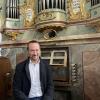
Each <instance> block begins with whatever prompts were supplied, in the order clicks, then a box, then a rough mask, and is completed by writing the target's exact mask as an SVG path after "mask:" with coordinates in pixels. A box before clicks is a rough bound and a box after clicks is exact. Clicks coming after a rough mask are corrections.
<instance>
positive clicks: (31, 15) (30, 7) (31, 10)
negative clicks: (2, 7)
mask: <svg viewBox="0 0 100 100" xmlns="http://www.w3.org/2000/svg"><path fill="white" fill-rule="evenodd" d="M20 12H21V14H22V15H23V16H24V27H32V25H34V19H35V0H26V2H25V4H24V5H22V6H20Z"/></svg>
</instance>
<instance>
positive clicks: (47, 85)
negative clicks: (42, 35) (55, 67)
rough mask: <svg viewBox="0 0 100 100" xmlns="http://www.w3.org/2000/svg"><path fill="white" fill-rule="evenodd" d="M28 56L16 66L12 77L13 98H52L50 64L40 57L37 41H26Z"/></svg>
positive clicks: (28, 99)
mask: <svg viewBox="0 0 100 100" xmlns="http://www.w3.org/2000/svg"><path fill="white" fill-rule="evenodd" d="M28 54H29V58H28V59H26V60H25V61H23V62H21V63H19V64H18V65H17V66H16V70H15V74H14V78H13V94H14V98H15V100H53V92H54V88H53V80H52V75H51V69H50V66H49V65H48V64H47V62H46V61H44V60H43V59H41V58H40V55H41V50H40V45H39V43H38V42H37V41H35V40H33V41H30V42H29V43H28Z"/></svg>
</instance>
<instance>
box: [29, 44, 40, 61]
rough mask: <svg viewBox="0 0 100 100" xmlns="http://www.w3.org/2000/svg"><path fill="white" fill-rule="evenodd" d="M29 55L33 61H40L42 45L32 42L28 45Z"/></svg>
mask: <svg viewBox="0 0 100 100" xmlns="http://www.w3.org/2000/svg"><path fill="white" fill-rule="evenodd" d="M28 52H29V57H30V59H31V60H32V61H35V62H36V61H38V60H39V57H40V52H41V51H40V46H39V44H38V43H30V44H29V47H28Z"/></svg>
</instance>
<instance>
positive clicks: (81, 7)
mask: <svg viewBox="0 0 100 100" xmlns="http://www.w3.org/2000/svg"><path fill="white" fill-rule="evenodd" d="M86 2H87V1H86V0H68V12H69V20H70V21H71V20H75V21H77V20H82V19H86V18H88V17H89V16H90V14H89V13H88V12H87V11H86V9H85V5H86Z"/></svg>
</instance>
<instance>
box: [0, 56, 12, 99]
mask: <svg viewBox="0 0 100 100" xmlns="http://www.w3.org/2000/svg"><path fill="white" fill-rule="evenodd" d="M10 73H11V64H10V60H9V59H8V58H5V57H0V100H6V97H7V92H8V90H7V84H8V83H9V82H8V81H7V80H8V79H7V77H8V76H9V75H10Z"/></svg>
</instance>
